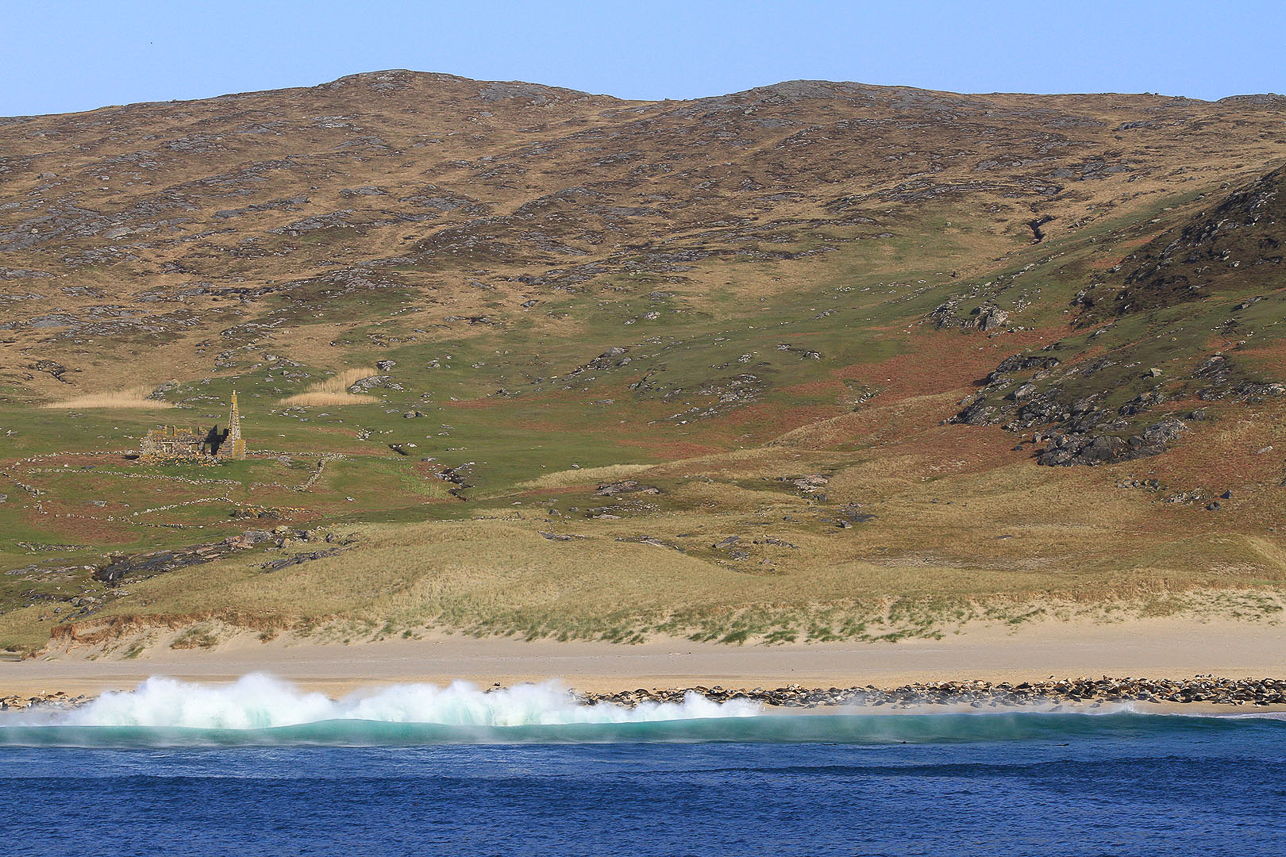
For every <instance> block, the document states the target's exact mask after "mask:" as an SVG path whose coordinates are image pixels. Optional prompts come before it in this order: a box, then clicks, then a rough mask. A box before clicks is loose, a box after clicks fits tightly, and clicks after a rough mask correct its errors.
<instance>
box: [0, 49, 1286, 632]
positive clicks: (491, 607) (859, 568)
mask: <svg viewBox="0 0 1286 857" xmlns="http://www.w3.org/2000/svg"><path fill="white" fill-rule="evenodd" d="M1283 117H1286V99H1280V98H1277V97H1274V96H1254V97H1241V98H1235V99H1225V100H1224V101H1221V102H1216V103H1207V102H1200V101H1193V100H1190V99H1179V98H1160V97H1155V96H1126V95H1086V96H1028V95H987V96H975V95H956V94H952V93H941V92H927V91H922V90H914V89H907V88H898V87H892V88H888V87H873V86H864V85H859V84H847V83H828V82H817V81H796V82H789V83H782V84H778V85H775V86H770V87H764V88H760V89H755V90H750V91H748V92H744V93H736V94H733V95H728V96H720V97H716V98H707V99H700V100H696V101H687V102H668V101H667V102H626V101H620V100H617V99H612V98H609V97H605V96H591V95H587V94H585V93H578V92H571V91H568V90H560V89H553V88H549V87H542V86H537V85H533V84H526V83H495V82H477V81H469V80H464V79H461V78H455V77H450V76H446V75H429V74H418V73H412V72H405V71H391V72H379V73H373V74H364V75H355V76H353V77H349V78H343V79H341V80H339V81H335V82H334V83H330V84H325V85H322V86H318V87H314V88H311V89H296V90H283V91H280V92H268V93H251V94H243V95H233V96H224V97H222V98H216V99H208V100H204V101H195V102H183V103H169V104H143V105H131V106H126V107H117V108H104V109H102V110H98V111H93V112H91V113H86V114H75V115H67V116H46V117H22V118H14V119H6V120H0V152H3V153H4V156H3V158H0V188H3V201H2V202H0V253H3V263H2V264H3V267H0V279H2V280H3V283H0V308H2V309H0V401H2V402H3V404H0V428H2V429H3V430H4V431H5V432H6V438H5V440H6V450H5V452H4V453H3V455H4V461H3V473H2V474H0V483H2V484H0V493H3V494H5V495H6V501H5V502H4V503H3V504H0V530H2V531H3V535H0V552H2V557H3V562H4V564H5V565H6V567H7V568H8V569H9V570H10V571H13V572H15V573H12V574H9V575H7V576H6V577H5V580H6V581H7V582H5V583H3V584H2V585H0V599H3V600H4V603H5V604H7V605H8V606H7V607H6V609H7V610H8V611H9V612H8V613H7V614H6V616H5V617H4V620H3V622H4V623H6V624H5V625H4V627H6V628H8V630H7V631H5V634H7V635H8V638H7V639H8V640H9V641H10V642H12V643H13V644H15V645H17V644H21V645H27V646H31V645H37V644H38V643H39V641H40V640H42V639H44V638H45V637H47V636H48V633H49V629H50V628H52V627H54V626H55V625H58V624H59V623H60V622H62V621H63V620H64V619H66V618H68V617H69V616H70V617H73V618H75V619H76V620H77V624H73V625H71V626H68V627H66V628H64V629H63V630H61V631H59V632H58V633H59V634H60V635H62V637H63V638H65V639H72V638H77V637H78V635H79V636H84V635H90V636H92V634H93V633H96V632H95V631H93V629H95V628H97V627H98V625H96V624H95V623H101V622H103V621H105V620H110V621H109V622H108V625H107V626H105V627H109V628H114V629H115V630H113V631H111V632H110V634H109V636H111V635H113V634H117V633H123V631H122V629H125V628H135V627H138V628H154V627H170V626H171V625H173V626H176V627H178V626H184V627H189V626H191V623H192V622H196V621H204V622H216V623H223V624H219V625H218V628H224V627H225V626H236V627H246V626H252V627H261V626H262V627H265V628H287V629H292V630H296V631H300V632H303V631H304V630H306V629H309V628H314V629H316V628H325V629H330V630H331V631H335V632H336V633H342V634H345V635H356V636H357V637H358V638H366V637H369V636H371V635H372V634H376V635H378V634H389V633H407V634H415V633H419V632H420V631H421V630H422V629H424V628H426V627H463V628H471V629H475V630H478V631H483V632H492V631H514V630H519V631H522V632H524V633H530V634H555V635H563V636H569V635H570V636H598V635H607V636H612V637H617V638H628V637H630V636H631V635H634V634H636V633H645V632H646V631H647V630H648V629H651V630H657V629H660V630H667V631H671V632H678V633H693V634H697V635H712V636H716V637H721V638H722V637H726V638H729V639H747V638H764V637H767V638H772V639H787V638H798V637H807V636H812V637H815V638H822V639H824V638H827V637H828V636H862V635H867V636H871V635H874V636H879V635H884V634H893V635H897V634H901V633H910V632H914V633H932V632H933V629H938V628H941V627H943V625H944V623H947V622H951V621H960V620H963V619H966V618H969V617H977V616H984V615H992V614H994V615H1003V616H1006V617H1012V616H1022V615H1028V614H1029V613H1031V612H1032V611H1033V610H1046V611H1048V610H1053V609H1055V607H1054V606H1053V605H1059V604H1070V605H1080V606H1074V607H1071V608H1067V609H1077V610H1079V609H1099V608H1098V607H1094V606H1092V605H1097V604H1101V603H1104V602H1105V599H1106V601H1108V602H1112V601H1114V600H1115V601H1129V602H1130V603H1135V602H1137V603H1146V604H1148V605H1151V606H1149V607H1148V609H1166V610H1177V609H1183V610H1193V609H1199V608H1200V609H1206V606H1209V605H1214V606H1210V608H1209V609H1226V605H1227V604H1230V603H1233V602H1236V603H1237V604H1240V605H1242V606H1241V607H1239V608H1238V609H1249V610H1251V612H1255V611H1259V612H1263V611H1271V610H1275V609H1277V608H1278V607H1279V606H1280V596H1279V594H1278V593H1279V591H1280V583H1281V580H1282V579H1283V575H1284V573H1286V567H1284V566H1283V564H1282V556H1283V555H1282V553H1281V548H1280V544H1279V541H1278V537H1277V530H1278V527H1279V526H1281V524H1282V522H1280V521H1279V520H1278V519H1279V518H1280V517H1281V513H1280V511H1279V507H1280V502H1279V497H1278V494H1279V490H1281V489H1279V488H1278V482H1280V481H1281V479H1282V476H1283V474H1282V472H1281V469H1282V468H1281V457H1280V453H1275V452H1274V451H1273V448H1274V446H1275V447H1276V448H1277V449H1286V442H1283V441H1282V440H1281V439H1278V438H1277V437H1276V434H1277V432H1278V426H1279V423H1278V422H1277V418H1278V417H1279V416H1280V414H1281V413H1282V410H1283V404H1282V402H1281V398H1280V394H1281V393H1282V392H1283V388H1282V387H1281V383H1282V382H1283V381H1286V377H1284V373H1286V364H1284V363H1283V354H1284V352H1283V350H1282V348H1281V344H1280V342H1279V339H1278V335H1277V331H1278V330H1279V328H1278V325H1277V321H1278V320H1279V318H1280V311H1279V307H1280V303H1279V301H1280V300H1281V299H1282V286H1283V283H1282V279H1281V249H1280V248H1281V242H1282V240H1283V235H1282V232H1283V227H1282V222H1283V221H1282V218H1281V205H1282V199H1283V198H1286V197H1283V196H1282V194H1281V193H1280V192H1279V191H1280V188H1281V185H1282V183H1283V172H1282V170H1281V169H1277V170H1276V171H1275V172H1274V171H1273V170H1274V168H1277V167H1279V166H1280V164H1281V163H1282V161H1283V159H1286V125H1283ZM233 389H236V390H237V391H238V392H239V393H240V396H241V399H242V405H243V412H244V414H245V419H246V423H245V430H246V433H247V436H248V438H249V440H250V446H251V449H252V450H255V451H256V452H257V454H256V455H253V456H252V457H251V459H250V460H248V461H246V462H234V463H229V464H225V465H223V466H221V467H219V468H216V469H207V468H200V467H184V466H170V467H149V466H146V465H141V464H137V463H131V462H129V461H127V460H124V459H123V458H122V457H121V452H122V451H125V450H128V449H131V448H137V443H138V438H139V437H140V436H141V434H142V433H143V432H144V431H146V430H147V429H148V428H150V427H152V426H154V425H156V424H158V423H160V422H162V421H166V420H168V421H171V422H174V421H179V422H184V423H192V424H199V425H203V426H204V425H208V424H211V423H214V422H217V421H219V420H222V418H223V413H224V411H223V409H224V408H225V403H226V401H227V397H228V395H229V394H230V393H231V391H232V390H233ZM105 405H112V406H113V407H104V406H105ZM165 406H169V407H168V409H166V410H164V411H158V410H155V408H160V407H165ZM1041 464H1059V465H1075V464H1091V465H1102V466H1096V467H1094V468H1090V469H1086V468H1066V467H1059V468H1046V467H1041V466H1040V465H1041ZM6 486H7V487H6ZM1228 492H1231V494H1230V496H1228V497H1223V498H1221V497H1220V495H1222V494H1227V493H1228ZM966 510H967V511H966ZM247 521H251V523H249V524H248V523H247ZM263 521H269V522H270V523H271V525H274V526H275V525H281V526H283V527H284V528H285V529H284V530H283V532H282V533H279V534H278V535H277V536H276V537H275V538H274V539H273V540H271V541H269V542H268V544H270V545H275V544H276V543H277V542H280V543H281V544H280V545H278V546H275V547H270V548H268V549H267V550H268V555H267V556H264V555H263V551H264V548H262V547H259V548H246V551H248V552H243V551H241V550H233V549H232V548H230V547H228V548H219V549H218V550H214V551H212V552H211V551H207V552H206V554H208V555H202V556H199V557H197V556H192V557H189V555H188V554H181V555H180V556H179V557H178V558H177V559H175V558H174V557H170V560H165V561H158V563H159V564H158V563H153V565H152V566H141V565H138V564H137V563H136V562H134V561H128V560H127V561H125V563H124V565H118V566H117V567H118V568H119V569H126V571H124V572H122V573H123V575H124V576H123V577H122V578H121V580H123V581H125V582H126V584H127V587H126V590H127V591H128V594H126V595H122V594H121V593H122V592H123V591H126V590H123V589H122V587H121V586H119V585H113V586H106V585H105V584H103V583H102V582H100V581H95V580H94V579H92V577H91V574H92V573H93V572H94V569H95V568H101V567H104V566H106V565H107V564H108V562H109V560H108V559H106V558H105V554H107V553H109V552H112V551H116V552H119V553H121V554H138V553H140V552H146V551H155V550H166V551H172V550H174V549H176V548H182V547H185V546H191V545H194V544H198V543H204V544H215V543H217V542H219V541H220V540H221V539H223V538H224V537H227V536H233V535H236V534H237V533H240V532H241V531H242V530H245V529H247V527H250V526H253V527H255V528H259V527H260V526H261V522H263ZM262 526H263V528H269V529H270V527H269V526H268V525H267V524H263V525H262ZM301 532H308V533H309V535H308V537H307V539H304V540H302V541H301V539H300V536H299V534H300V533H301ZM327 532H329V533H331V535H332V539H335V538H338V539H339V540H340V541H341V542H342V541H344V540H345V539H350V538H354V537H355V538H356V540H355V541H351V543H349V544H340V545H339V546H338V547H337V546H335V544H336V543H335V542H334V541H332V543H331V546H329V547H325V548H319V547H317V546H315V545H311V544H310V543H309V541H308V540H310V539H313V540H315V539H317V538H320V537H321V536H322V534H324V533H327ZM235 547H238V548H239V547H240V543H238V544H237V545H236V546H235ZM311 554H321V555H320V556H318V557H316V558H315V559H304V560H300V561H299V562H297V563H294V564H290V565H285V566H280V567H277V568H272V567H271V566H272V565H273V563H275V562H276V561H277V560H278V559H290V558H292V557H294V556H296V555H299V556H304V555H311ZM184 557H189V558H192V560H193V561H192V564H190V565H184V562H185V560H184ZM162 560H164V557H162ZM167 562H168V563H169V564H168V565H167ZM131 563H134V564H131ZM176 566H182V567H181V568H179V569H178V570H165V569H170V568H172V567H176ZM265 566H268V567H265ZM161 571H163V573H158V572H161ZM100 576H102V575H101V574H100ZM108 576H110V575H108ZM131 581H134V582H131ZM1212 593H1214V594H1212ZM1219 593H1222V594H1219ZM998 599H999V600H998ZM1140 599H1142V600H1141V601H1140ZM1246 604H1249V605H1251V606H1250V607H1246V606H1245V605H1246ZM997 605H1001V606H997ZM1004 605H1009V606H1004ZM1014 605H1019V606H1014ZM1022 605H1026V606H1022ZM1033 605H1034V606H1033ZM1085 605H1091V606H1088V607H1087V606H1085ZM1203 605H1205V606H1203ZM1219 605H1224V606H1219ZM1058 609H1062V608H1058ZM55 611H56V612H55ZM996 611H998V612H996ZM112 617H116V618H112ZM123 617H131V618H129V619H128V620H126V619H125V618H123ZM140 617H141V618H140ZM953 617H954V618H953ZM85 623H89V624H85ZM113 623H114V624H113ZM131 623H138V624H131ZM212 627H213V626H212ZM335 629H341V630H338V631H336V630H335ZM185 633H186V632H185ZM218 633H219V632H217V629H216V631H210V634H212V635H213V636H212V637H210V639H214V638H217V637H218ZM194 639H196V638H194ZM200 639H206V638H205V637H201V638H200Z"/></svg>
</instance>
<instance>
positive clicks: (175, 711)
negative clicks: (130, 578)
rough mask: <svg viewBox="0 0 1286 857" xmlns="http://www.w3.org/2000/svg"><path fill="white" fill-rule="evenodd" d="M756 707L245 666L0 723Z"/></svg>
mask: <svg viewBox="0 0 1286 857" xmlns="http://www.w3.org/2000/svg"><path fill="white" fill-rule="evenodd" d="M760 711H761V708H760V706H759V705H758V704H756V703H753V702H747V701H745V700H734V701H730V702H723V703H719V702H712V701H710V700H708V699H706V698H705V697H704V696H701V695H700V694H698V693H688V694H687V695H686V696H685V698H684V700H683V701H682V702H681V703H657V702H645V703H642V704H640V705H638V706H635V707H633V708H627V707H625V706H621V705H612V704H609V703H597V704H593V705H586V704H583V703H581V702H579V701H578V700H577V699H576V698H575V697H574V696H572V694H571V693H570V692H569V691H568V690H567V688H566V687H564V686H563V685H562V684H560V683H558V682H554V681H548V682H542V683H540V684H520V685H516V686H514V687H510V688H504V689H497V690H490V691H483V690H479V689H478V688H477V687H476V686H475V685H472V684H469V683H468V682H463V681H457V682H453V683H452V684H450V685H448V686H446V687H439V686H437V685H432V684H398V685H391V686H389V687H384V688H378V689H373V690H365V691H358V692H355V693H351V694H349V695H347V696H345V697H343V698H341V699H338V700H332V699H330V698H328V697H326V696H325V695H323V694H321V693H309V692H305V691H302V690H300V689H299V688H298V687H296V686H295V685H293V684H290V683H289V682H286V681H282V680H281V679H278V678H275V677H273V676H270V675H265V674H262V673H252V674H250V675H246V676H243V677H242V678H240V679H238V680H237V681H236V682H234V683H232V684H226V685H217V684H199V683H195V682H185V681H179V680H177V679H172V678H164V677H159V676H154V677H152V678H149V679H148V680H147V681H145V682H143V683H142V684H141V685H139V686H138V687H137V688H136V689H134V690H130V691H119V692H109V693H104V694H103V695H102V696H100V697H98V698H97V699H95V700H94V701H93V702H91V703H89V704H88V705H85V706H83V707H81V708H78V709H73V710H70V711H56V710H55V711H43V712H33V713H30V714H27V715H15V716H13V717H11V718H8V719H0V727H3V726H5V725H51V726H101V727H142V728H167V729H176V728H177V729H274V728H279V727H286V726H300V725H303V724H308V723H323V722H328V721H335V720H360V721H367V722H374V723H420V724H434V725H440V726H485V727H492V728H497V727H499V728H505V727H518V726H562V725H571V724H591V723H605V724H607V723H615V724H620V723H647V722H658V721H670V720H688V719H693V718H726V717H748V716H753V715H755V714H758V713H760Z"/></svg>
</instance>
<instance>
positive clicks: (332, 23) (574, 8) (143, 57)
mask: <svg viewBox="0 0 1286 857" xmlns="http://www.w3.org/2000/svg"><path fill="white" fill-rule="evenodd" d="M3 12H4V14H3V16H2V17H0V35H2V36H3V40H4V45H5V50H4V51H3V52H0V81H3V86H0V115H7V116H12V115H23V114H32V113H59V112H67V111H74V110H88V109H92V108H94V107H99V106H103V105H107V104H124V103H129V102H134V101H165V100H171V99H186V98H201V97H206V96H212V95H220V94H224V93H228V92H245V91H251V90H260V89H277V88H281V87H287V86H311V85H314V84H317V83H322V82H325V81H328V80H333V79H335V78H337V77H341V76H343V75H345V74H352V73H355V72H360V71H375V70H378V69H386V68H411V69H415V70H418V71H438V72H448V73H451V74H458V75H462V76H465V77H473V78H480V79H491V80H528V81H533V82H536V83H545V84H551V85H557V86H566V87H570V88H573V89H583V90H587V91H590V92H597V93H606V94H610V95H616V96H619V97H623V98H692V97H698V96H702V95H719V94H723V93H727V92H734V91H737V90H742V89H748V88H750V87H752V86H760V85H764V84H769V83H775V82H778V81H781V80H791V79H797V78H823V79H828V80H854V81H860V82H863V83H876V84H904V85H910V86H920V87H925V88H929V89H945V90H952V91H956V92H996V91H1009V92H1107V91H1113V92H1160V93H1163V94H1166V95H1186V96H1189V97H1193V98H1205V99H1214V98H1220V97H1223V96H1225V95H1234V94H1240V93H1247V92H1284V91H1286V63H1284V62H1283V61H1282V57H1283V54H1286V50H1283V43H1284V42H1286V38H1284V34H1286V0H1271V2H1261V0H1249V2H1237V0H1225V2H1213V0H1206V2H1201V3H1198V2H1191V1H1190V0H1173V2H1130V1H1129V0H1121V2H1099V0H1084V2H1070V3H1069V2H1035V0H1030V2H1021V3H1020V2H1009V0H995V2H976V3H975V2H955V3H953V2H950V0H941V2H936V3H928V2H919V0H910V2H897V0H883V2H849V3H842V2H810V0H798V1H797V2H794V3H777V2H771V3H770V2H754V1H753V0H750V2H740V3H734V2H700V0H689V2H671V0H661V2H647V0H637V2H631V3H614V2H610V1H609V0H604V1H603V2H599V3H570V2H539V0H534V1H533V2H525V3H522V2H511V3H502V2H489V0H476V2H471V3H456V2H408V0H397V1H396V2H383V3H380V2H368V3H365V4H362V3H355V2H352V0H347V2H331V0H312V2H277V0H258V2H245V0H223V2H217V3H215V2H202V3H197V2H185V0H169V2H166V1H165V0H110V2H105V0H94V2H84V0H61V2H59V0H46V2H24V3H18V2H16V0H14V1H13V2H9V3H6V4H4V9H3Z"/></svg>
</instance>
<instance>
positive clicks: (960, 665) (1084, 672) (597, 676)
mask: <svg viewBox="0 0 1286 857" xmlns="http://www.w3.org/2000/svg"><path fill="white" fill-rule="evenodd" d="M91 658H92V659H91ZM254 672H265V673H270V674H272V675H275V676H278V677H280V678H283V679H287V680H289V681H291V682H294V683H296V684H298V685H299V686H301V687H303V688H304V689H308V690H319V691H322V692H325V693H327V694H329V695H331V696H339V695H342V694H344V693H347V692H350V691H352V690H356V689H358V688H365V687H377V686H380V685H386V684H392V683H402V682H430V683H433V684H439V685H442V684H447V683H449V682H451V681H455V680H465V681H469V682H472V683H474V684H477V685H480V686H483V687H487V686H490V685H492V684H496V683H498V684H501V685H505V686H508V685H512V684H516V683H519V682H525V681H545V680H549V679H557V680H561V681H562V682H564V683H565V684H566V685H568V686H569V687H572V688H575V689H577V690H582V691H593V692H614V691H619V690H632V689H635V688H647V689H653V688H670V687H694V686H707V687H709V686H714V685H722V686H723V687H725V688H730V689H731V688H746V689H748V688H754V687H764V688H773V687H781V686H784V685H791V684H796V685H802V686H804V687H832V686H833V687H853V686H861V685H868V684H869V685H875V686H877V687H894V686H898V685H901V684H906V683H910V682H916V681H948V680H950V681H962V680H973V679H977V680H985V681H991V682H1000V681H1011V682H1020V681H1043V680H1045V679H1048V678H1050V677H1051V676H1053V677H1056V678H1074V677H1079V676H1090V677H1095V678H1097V677H1099V676H1103V675H1108V676H1114V677H1135V678H1156V679H1160V678H1173V679H1179V678H1191V677H1193V676H1196V675H1206V674H1210V675H1216V676H1222V677H1228V678H1266V677H1269V678H1279V677H1283V678H1286V624H1282V623H1276V624H1270V623H1266V622H1236V621H1231V620H1217V621H1209V622H1195V621H1194V620H1192V619H1175V618H1157V619H1142V620H1132V621H1129V622H1121V623H1117V624H1091V623H1088V622H1086V623H1080V622H1059V621H1048V622H1042V623H1032V624H1028V625H1023V626H1019V627H1018V628H1016V629H1015V628H1010V627H1008V626H1001V627H998V626H990V627H974V628H970V629H968V630H967V631H966V632H965V633H961V634H958V635H951V636H948V637H945V638H943V639H941V640H903V641H900V642H897V643H855V642H844V643H814V644H786V645H773V646H753V645H742V646H735V645H721V644H716V643H694V642H692V641H690V640H684V639H655V640H652V641H650V642H647V643H643V644H639V645H616V644H610V643H593V642H566V643H559V642H553V641H534V642H526V641H522V640H516V639H508V638H483V639H477V638H473V637H466V636H460V635H446V634H443V635H435V636H433V637H431V638H426V639H421V640H400V641H387V642H378V643H365V644H358V645H322V644H318V643H315V642H311V641H307V640H303V641H299V640H289V639H286V640H277V641H274V642H272V643H261V642H259V641H258V640H257V639H256V638H254V637H252V636H249V635H247V636H245V637H241V638H237V639H234V640H232V641H230V642H228V643H225V644H222V645H220V646H218V647H216V648H214V649H210V650H173V649H169V648H166V647H163V646H158V647H155V648H153V649H150V650H148V651H146V652H144V653H143V654H142V655H140V656H138V657H136V658H133V659H122V658H119V657H111V656H103V655H98V656H97V657H94V656H92V655H90V654H88V653H85V652H78V651H75V650H73V651H71V652H56V653H52V654H49V655H45V656H41V657H38V658H31V659H27V660H22V661H4V662H0V695H4V694H19V695H34V694H37V693H40V692H54V691H64V692H66V693H68V694H71V695H77V694H97V693H101V692H103V691H107V690H120V689H128V688H133V687H135V686H137V685H138V684H139V683H140V682H141V681H143V680H144V679H146V678H148V677H149V676H153V675H163V676H170V677H173V678H180V679H185V680H190V681H202V682H227V681H233V680H235V679H237V678H239V677H240V676H242V675H245V674H248V673H254Z"/></svg>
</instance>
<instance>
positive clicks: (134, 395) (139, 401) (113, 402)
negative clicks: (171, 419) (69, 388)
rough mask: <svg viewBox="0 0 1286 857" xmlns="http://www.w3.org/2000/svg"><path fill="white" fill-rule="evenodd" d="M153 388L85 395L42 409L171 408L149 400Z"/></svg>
mask: <svg viewBox="0 0 1286 857" xmlns="http://www.w3.org/2000/svg"><path fill="white" fill-rule="evenodd" d="M154 389H155V387H153V386H149V385H147V384H143V385H141V386H138V387H130V388H129V389H127V390H115V391H111V392H103V393H86V394H85V395H83V396H76V397H75V398H72V399H64V400H62V401H60V402H49V403H47V404H44V405H41V407H42V408H47V409H58V410H67V409H72V408H76V409H79V408H115V409H131V410H133V409H140V408H142V409H149V410H151V409H159V408H172V407H174V405H173V404H171V403H170V402H167V401H165V400H163V399H149V398H148V395H149V394H151V392H152V390H154Z"/></svg>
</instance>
